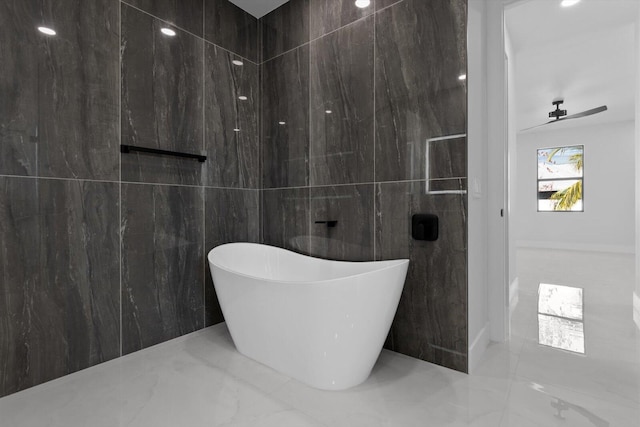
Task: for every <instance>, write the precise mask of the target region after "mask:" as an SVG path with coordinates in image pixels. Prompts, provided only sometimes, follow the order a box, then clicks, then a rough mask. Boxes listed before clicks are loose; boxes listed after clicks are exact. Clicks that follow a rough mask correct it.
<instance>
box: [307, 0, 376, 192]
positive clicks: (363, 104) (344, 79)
mask: <svg viewBox="0 0 640 427" xmlns="http://www.w3.org/2000/svg"><path fill="white" fill-rule="evenodd" d="M349 3H350V2H349ZM323 4H324V2H323ZM332 4H336V3H332ZM310 55H311V58H310V63H311V67H310V68H311V69H310V111H309V114H310V117H309V119H310V158H309V172H310V183H311V185H327V184H352V183H358V182H373V179H374V176H373V167H374V160H373V155H374V153H373V152H374V144H373V132H374V127H373V123H374V122H373V118H374V110H373V105H374V103H373V87H374V82H373V18H370V19H366V20H361V21H359V22H357V23H356V24H353V25H351V26H348V27H346V28H344V29H342V30H340V31H336V32H333V33H331V34H329V35H327V36H326V37H323V38H321V39H318V40H316V41H313V42H311V45H310Z"/></svg>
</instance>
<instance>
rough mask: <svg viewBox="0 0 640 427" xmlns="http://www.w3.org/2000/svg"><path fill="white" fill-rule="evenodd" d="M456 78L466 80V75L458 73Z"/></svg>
mask: <svg viewBox="0 0 640 427" xmlns="http://www.w3.org/2000/svg"><path fill="white" fill-rule="evenodd" d="M458 80H467V75H466V74H460V75H459V76H458Z"/></svg>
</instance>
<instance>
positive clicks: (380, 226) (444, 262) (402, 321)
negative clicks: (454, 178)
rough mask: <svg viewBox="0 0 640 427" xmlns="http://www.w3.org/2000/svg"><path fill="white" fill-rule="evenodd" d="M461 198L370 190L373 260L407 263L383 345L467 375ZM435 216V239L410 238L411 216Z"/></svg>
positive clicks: (404, 187) (419, 190) (403, 188)
mask: <svg viewBox="0 0 640 427" xmlns="http://www.w3.org/2000/svg"><path fill="white" fill-rule="evenodd" d="M466 211H467V209H466V195H461V194H442V195H440V194H438V195H428V194H425V182H410V183H381V184H377V185H376V220H377V223H376V259H378V260H384V259H396V258H409V259H410V260H411V261H410V263H409V271H408V272H407V280H406V282H405V286H404V290H403V293H402V297H401V299H400V304H399V306H398V311H397V313H396V317H395V319H394V323H393V325H392V327H391V333H390V334H389V338H388V340H387V343H386V346H387V348H389V349H392V350H394V351H398V352H400V353H403V354H408V355H410V356H413V357H417V358H420V359H423V360H428V361H431V362H434V363H438V364H441V365H444V366H447V367H450V368H453V369H457V370H460V371H463V372H466V370H467V250H466V248H467V241H466V228H467V226H466ZM417 213H429V214H435V215H437V216H438V220H439V236H438V240H436V241H433V242H430V241H418V240H414V239H413V238H412V237H411V217H412V215H414V214H417Z"/></svg>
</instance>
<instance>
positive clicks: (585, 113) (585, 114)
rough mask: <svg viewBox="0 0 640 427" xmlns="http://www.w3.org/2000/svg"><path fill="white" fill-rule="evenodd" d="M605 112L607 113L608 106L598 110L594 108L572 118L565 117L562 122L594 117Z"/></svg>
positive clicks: (573, 115) (572, 115) (571, 116)
mask: <svg viewBox="0 0 640 427" xmlns="http://www.w3.org/2000/svg"><path fill="white" fill-rule="evenodd" d="M603 111H607V106H606V105H603V106H601V107H598V108H592V109H591V110H587V111H583V112H582V113H576V114H571V115H570V116H566V117H563V118H562V119H560V120H569V119H579V118H580V117H587V116H592V115H594V114H598V113H602V112H603Z"/></svg>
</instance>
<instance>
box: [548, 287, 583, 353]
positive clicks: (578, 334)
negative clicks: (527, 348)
mask: <svg viewBox="0 0 640 427" xmlns="http://www.w3.org/2000/svg"><path fill="white" fill-rule="evenodd" d="M583 310H584V301H583V289H582V288H576V287H572V286H561V285H554V284H549V283H540V285H539V286H538V343H539V344H541V345H546V346H548V347H554V348H558V349H562V350H567V351H572V352H574V353H582V354H584V352H585V344H584V312H583Z"/></svg>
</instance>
